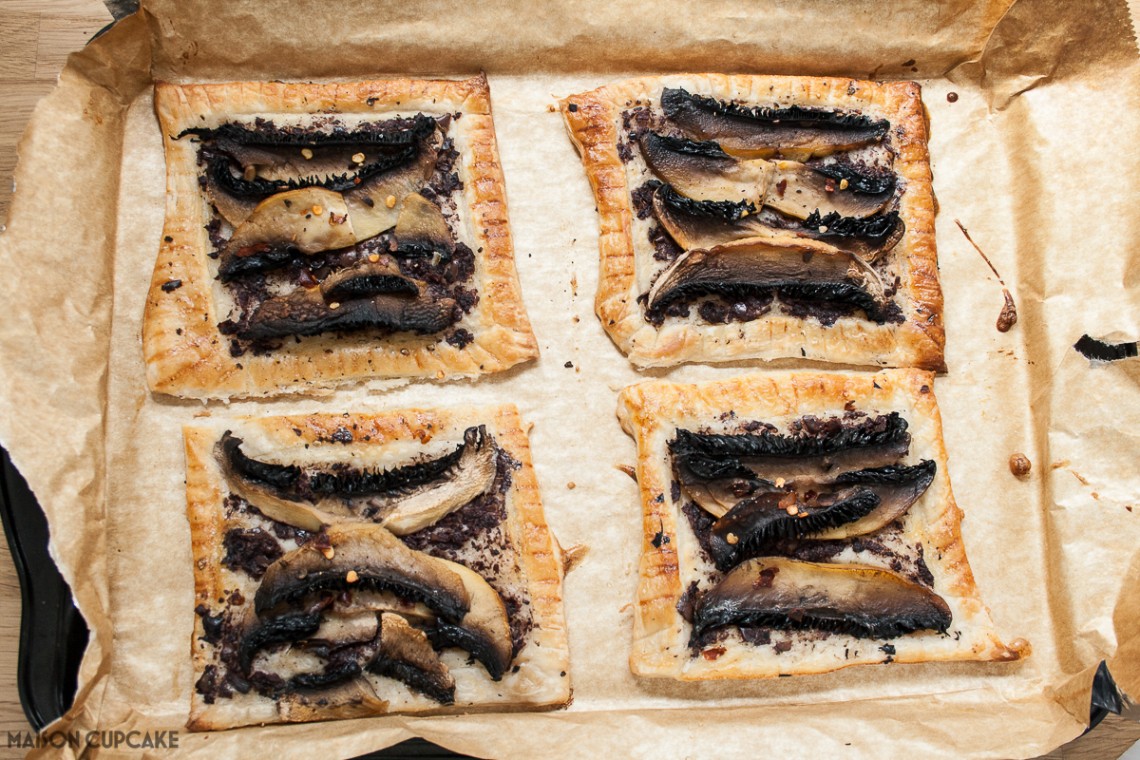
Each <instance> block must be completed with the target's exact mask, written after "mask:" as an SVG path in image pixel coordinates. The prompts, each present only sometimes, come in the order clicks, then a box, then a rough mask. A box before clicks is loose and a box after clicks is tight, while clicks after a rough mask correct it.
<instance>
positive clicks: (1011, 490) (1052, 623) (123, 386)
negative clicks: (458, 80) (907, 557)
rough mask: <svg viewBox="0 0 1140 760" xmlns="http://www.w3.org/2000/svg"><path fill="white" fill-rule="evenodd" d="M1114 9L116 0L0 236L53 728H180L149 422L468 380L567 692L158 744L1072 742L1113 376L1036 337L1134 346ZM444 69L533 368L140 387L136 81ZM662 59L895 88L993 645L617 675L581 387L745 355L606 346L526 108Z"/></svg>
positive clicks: (579, 217)
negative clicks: (167, 393)
mask: <svg viewBox="0 0 1140 760" xmlns="http://www.w3.org/2000/svg"><path fill="white" fill-rule="evenodd" d="M1132 10H1133V13H1134V12H1135V10H1136V8H1135V7H1134V8H1133V9H1132ZM1132 18H1134V16H1132V15H1130V12H1129V8H1128V6H1127V5H1126V4H1125V3H1124V2H1122V1H1121V0H1096V1H1095V2H1088V3H1080V4H1076V3H1074V4H1068V3H1054V2H1050V1H1049V0H1017V2H1010V0H1002V1H1000V2H997V1H995V2H988V3H967V2H949V3H937V4H936V3H927V2H923V1H922V0H913V1H912V2H906V1H900V2H894V3H871V2H852V3H843V4H838V3H833V2H827V1H825V0H818V1H816V2H810V1H809V2H777V3H770V4H765V5H764V6H763V7H761V6H759V5H756V4H749V3H730V2H723V1H718V2H705V3H700V4H695V3H694V4H687V3H679V2H678V3H654V4H652V5H648V4H642V3H637V2H632V1H629V0H626V1H618V2H614V1H612V0H611V1H610V2H605V1H604V0H591V1H590V2H569V3H538V2H523V1H522V0H513V1H510V2H500V3H483V4H476V3H460V2H453V1H451V0H434V1H433V0H429V1H427V2H420V3H393V2H384V3H375V4H339V3H325V2H315V1H312V0H300V1H298V0H292V1H291V2H282V1H281V0H267V1H266V2H261V3H256V4H254V3H220V2H174V0H155V1H154V2H150V3H146V4H145V6H144V10H143V12H142V13H140V14H139V15H136V16H134V17H131V18H128V19H126V20H125V21H123V22H121V23H120V24H118V25H117V26H116V27H115V28H114V29H113V30H112V31H111V32H109V33H108V34H106V35H105V36H104V37H103V38H101V39H99V40H97V41H96V42H94V43H93V44H92V45H90V46H89V47H88V48H87V49H86V50H84V51H83V52H81V53H79V54H76V55H74V56H72V58H71V60H70V62H69V64H68V66H67V68H66V69H65V71H64V73H63V74H62V76H61V80H60V86H59V88H58V89H57V90H56V91H55V92H54V93H53V94H52V95H51V96H49V97H48V98H46V99H45V100H44V101H43V102H42V103H41V105H40V106H39V108H38V109H37V112H36V114H35V116H34V118H33V120H32V123H31V125H30V126H29V128H28V132H27V134H26V135H25V137H24V139H23V141H22V143H21V145H20V154H21V161H20V165H19V167H18V169H17V173H16V182H17V186H18V187H17V192H16V194H15V196H14V198H13V203H12V208H11V216H10V221H9V223H8V225H7V230H6V231H5V232H4V233H3V235H0V261H2V262H3V263H4V264H5V271H6V276H5V277H3V278H0V300H2V302H3V303H4V304H5V307H6V311H7V313H6V315H5V319H4V320H3V321H2V322H0V356H2V357H3V358H2V360H0V399H2V403H3V405H4V409H5V414H4V415H3V417H2V418H0V442H2V443H3V445H4V446H6V447H7V448H8V449H9V450H10V451H11V453H12V457H13V460H14V462H15V463H16V465H17V466H18V467H19V469H20V471H21V472H22V473H23V474H24V476H25V477H26V478H27V480H28V482H29V484H30V485H31V486H32V488H33V490H34V491H35V493H36V495H37V497H38V498H39V500H40V502H41V504H42V506H43V508H44V511H45V512H46V514H47V516H48V519H49V523H50V525H51V529H52V540H53V543H52V551H53V556H55V558H56V560H57V562H58V563H59V565H60V567H61V569H62V570H63V573H64V576H65V577H66V578H67V580H68V582H69V583H70V585H71V587H72V589H73V591H74V593H75V596H76V600H77V602H78V604H79V607H80V609H81V611H82V612H83V615H84V617H85V618H86V619H87V621H88V624H89V625H90V627H91V629H92V638H91V644H90V646H89V649H88V651H87V654H86V656H85V658H84V662H83V667H82V669H81V673H80V689H79V694H78V696H77V699H76V704H75V706H74V707H73V709H72V710H71V712H70V713H69V714H68V715H67V716H65V717H64V718H63V719H62V720H61V721H60V723H59V724H58V725H57V726H55V727H53V728H60V729H68V730H82V731H86V730H90V729H100V730H115V729H119V730H131V729H138V730H146V729H151V730H158V729H181V728H182V727H183V724H184V722H185V720H186V717H187V712H188V708H189V696H190V691H191V689H192V688H193V676H192V673H191V669H190V660H189V656H188V655H189V643H190V636H191V628H192V622H193V613H192V611H191V608H192V606H193V602H192V599H193V596H192V594H193V584H192V575H191V567H190V543H189V528H188V525H187V523H186V519H185V494H184V486H183V471H184V463H183V459H182V438H181V427H182V425H183V424H185V423H186V422H189V421H191V420H193V419H194V418H196V417H199V416H204V415H209V416H214V417H218V416H226V415H238V414H284V413H296V412H305V411H316V410H322V411H342V410H343V411H347V410H352V411H365V412H367V411H372V410H377V409H389V408H402V407H407V406H416V405H446V404H467V403H487V404H493V403H500V402H502V401H504V400H509V401H513V402H515V403H517V404H518V405H519V407H520V409H521V411H522V413H523V416H524V418H525V419H527V420H529V421H532V422H533V423H534V429H533V431H532V433H531V441H532V446H533V452H534V458H535V462H536V468H537V472H538V476H539V480H540V483H541V486H542V489H543V497H544V501H545V504H546V510H547V515H548V519H549V522H550V524H551V526H552V527H553V529H554V530H555V532H556V534H557V535H558V537H559V538H560V540H561V542H562V544H563V545H564V546H572V545H575V544H587V545H588V546H589V547H590V551H589V554H588V555H587V557H586V559H585V561H584V562H583V563H582V564H581V565H580V566H579V567H578V568H577V569H576V570H575V571H574V572H573V573H571V574H570V575H569V576H568V578H567V580H566V588H565V594H566V614H567V619H568V624H569V629H570V637H571V656H572V672H571V676H572V679H573V684H574V689H575V692H574V702H573V704H572V705H571V706H570V707H569V708H568V709H565V710H561V711H556V712H551V713H540V714H498V715H471V716H449V717H435V718H412V717H400V716H388V717H382V718H375V719H368V720H355V721H341V722H330V723H318V724H307V725H295V726H274V727H266V728H252V729H240V730H235V731H228V732H220V733H214V734H189V733H187V732H185V731H184V730H183V731H182V732H181V734H180V737H179V749H178V752H179V753H181V754H184V755H198V756H204V757H241V756H246V755H248V754H249V753H250V752H252V751H254V749H256V751H257V752H258V754H270V753H272V754H274V755H275V756H278V757H282V758H287V757H302V756H305V757H307V756H311V755H312V753H313V752H314V751H316V752H319V753H320V755H321V756H350V755H353V754H357V753H362V752H365V751H368V750H372V749H377V748H379V747H382V746H386V745H389V744H392V743H395V742H398V741H400V740H402V739H405V738H408V737H410V736H413V735H420V736H424V737H426V738H428V739H430V740H432V741H434V742H437V743H439V744H441V745H443V746H445V747H449V748H452V749H455V750H457V751H460V752H465V753H470V754H474V755H480V756H494V757H532V756H561V757H594V756H598V755H611V754H612V755H615V756H628V757H649V756H652V757H681V756H709V755H713V756H717V757H746V756H747V757H752V756H755V754H756V753H757V752H758V751H761V750H762V751H764V752H766V753H780V754H783V755H787V756H792V757H798V756H821V755H822V756H835V757H852V758H856V757H890V756H895V757H901V756H909V755H913V754H916V753H922V754H925V755H932V756H962V755H966V754H969V755H971V756H978V757H987V756H994V757H1015V756H1016V757H1021V756H1032V755H1035V754H1039V753H1043V752H1046V751H1048V750H1050V749H1052V748H1054V747H1056V746H1058V745H1060V744H1061V743H1063V742H1065V741H1067V740H1068V739H1070V738H1072V737H1074V736H1075V735H1077V734H1078V733H1079V732H1080V731H1081V730H1082V726H1083V724H1084V722H1085V721H1086V720H1087V715H1088V699H1089V686H1090V684H1091V681H1092V677H1093V673H1094V671H1095V669H1096V665H1097V663H1098V662H1099V661H1100V660H1102V659H1107V660H1108V662H1109V666H1110V668H1111V669H1112V671H1113V673H1114V675H1115V676H1116V679H1117V681H1118V682H1119V683H1120V685H1121V686H1122V687H1123V688H1124V690H1125V691H1126V692H1130V693H1133V694H1140V636H1138V633H1140V630H1138V629H1140V625H1138V622H1140V585H1138V583H1137V581H1140V551H1138V547H1140V512H1138V510H1140V467H1137V465H1136V452H1137V451H1138V450H1140V440H1138V438H1140V432H1138V431H1140V361H1136V360H1132V361H1123V362H1116V363H1113V364H1109V365H1099V366H1094V365H1092V364H1090V362H1089V361H1088V360H1086V359H1084V358H1083V357H1081V356H1080V355H1078V354H1076V352H1074V351H1072V350H1071V348H1070V347H1071V344H1072V343H1074V342H1075V341H1076V339H1077V338H1079V337H1080V336H1081V335H1082V334H1084V333H1086V332H1087V333H1091V334H1093V335H1095V336H1097V337H1108V338H1115V339H1124V338H1127V339H1130V340H1135V339H1136V338H1138V337H1140V325H1138V324H1137V321H1138V315H1140V309H1138V308H1137V307H1138V306H1140V303H1138V301H1140V296H1138V288H1137V285H1138V279H1140V274H1138V272H1140V269H1138V268H1137V266H1136V264H1137V255H1138V254H1137V250H1138V243H1140V217H1138V216H1137V215H1136V214H1135V212H1134V211H1133V205H1134V200H1135V198H1136V191H1135V190H1134V189H1133V188H1134V187H1135V186H1136V184H1137V180H1136V178H1137V177H1140V149H1138V148H1137V147H1136V146H1137V145H1140V109H1138V108H1137V106H1138V105H1140V96H1138V93H1140V60H1138V56H1137V49H1136V44H1135V38H1134V35H1133V32H1132V29H1133V27H1132V20H1131V19H1132ZM479 70H485V71H487V72H488V74H489V77H490V82H491V90H492V97H493V104H494V111H495V121H496V127H497V132H498V138H499V148H500V153H501V157H502V162H503V168H504V172H505V174H506V181H507V191H508V197H509V203H510V215H511V223H512V229H513V232H514V239H515V247H516V260H517V263H518V269H519V275H520V278H521V281H522V286H523V294H524V298H525V301H526V305H527V308H528V311H529V313H530V317H531V320H532V322H533V324H534V328H535V332H536V334H537V336H538V339H539V343H540V346H541V349H542V358H541V359H540V360H539V361H537V362H534V363H532V364H529V365H526V366H524V367H521V368H518V369H515V370H512V371H510V372H507V373H505V374H503V375H499V376H496V377H491V378H486V379H483V380H480V381H478V382H475V383H471V382H452V383H417V384H412V385H406V386H402V387H398V388H394V389H393V388H390V387H389V388H387V389H383V385H382V384H374V387H367V386H362V387H357V388H354V389H348V390H342V391H338V392H336V393H333V394H331V395H328V396H325V397H321V398H313V397H301V396H287V397H282V398H277V399H275V400H271V401H245V402H234V403H232V404H230V405H228V406H227V405H223V404H218V403H215V404H209V405H203V404H201V403H197V402H193V403H191V402H181V401H177V400H174V399H170V398H166V397H156V396H151V395H150V394H149V393H148V392H147V391H146V388H145V383H144V376H143V363H142V354H141V345H140V337H139V336H140V321H141V316H142V310H143V303H144V299H145V294H146V288H147V284H148V282H149V279H150V273H151V268H152V266H153V263H154V258H155V255H156V252H157V248H158V243H159V237H160V235H161V228H162V217H163V210H164V197H163V195H164V188H165V173H164V166H163V158H162V146H161V141H160V134H159V130H158V125H157V123H156V122H155V120H154V116H153V114H152V111H151V105H152V104H151V99H150V84H151V83H152V81H153V80H154V79H156V78H160V79H171V80H181V81H191V80H210V79H213V80H219V79H262V78H268V79H279V78H300V79H313V78H341V79H351V78H360V77H381V76H384V75H417V76H418V75H452V76H463V75H470V74H473V73H476V72H478V71H479ZM684 70H694V71H695V70H708V71H725V72H744V73H788V74H820V75H824V74H825V75H843V76H853V77H861V78H866V77H875V78H916V79H919V80H920V81H921V82H922V83H923V86H924V100H925V102H926V104H927V109H928V112H929V116H930V149H931V156H932V164H933V171H934V187H935V192H936V194H937V197H938V199H939V204H940V213H939V215H938V225H937V238H938V245H939V253H940V261H941V274H942V284H943V289H944V292H945V296H946V312H945V321H946V325H947V334H948V349H947V360H948V364H949V368H950V369H949V372H948V373H947V374H946V375H944V376H942V377H940V378H939V379H938V380H937V383H936V386H935V390H936V394H937V396H938V398H939V402H940V405H941V409H942V416H943V421H944V425H945V437H946V445H947V449H948V451H949V452H950V470H951V472H950V474H951V478H952V481H953V484H954V488H955V491H956V496H957V500H958V503H959V504H960V505H961V507H962V508H963V510H964V512H965V514H966V519H965V522H964V524H963V532H964V537H965V541H966V546H967V550H968V552H969V556H970V560H971V563H972V566H973V569H974V572H975V575H976V577H977V581H978V585H979V587H980V590H981V593H982V595H983V597H984V598H985V599H986V600H987V602H988V604H989V606H990V608H991V611H992V613H993V618H994V620H995V622H996V623H997V625H998V626H999V627H1000V628H1001V629H1002V630H1003V631H1004V632H1005V633H1006V635H1007V638H1013V637H1018V636H1020V637H1024V638H1027V639H1029V640H1030V641H1031V642H1032V644H1033V656H1032V657H1031V658H1029V659H1028V660H1026V661H1024V662H1021V663H1016V664H1011V665H993V664H973V665H971V664H948V665H947V664H943V665H937V664H932V665H914V666H892V667H885V668H873V667H863V668H852V669H849V670H845V671H841V672H838V673H834V674H830V675H824V676H817V677H810V678H790V679H778V680H773V681H763V682H756V683H744V684H674V683H667V682H659V681H647V680H637V679H634V678H633V677H632V676H631V675H630V673H629V669H628V667H627V663H626V658H627V657H628V653H629V631H630V615H631V612H632V605H631V602H632V600H633V593H634V586H635V582H636V565H637V560H638V552H639V549H640V545H641V535H640V509H639V505H638V503H637V494H636V489H635V484H634V483H633V482H632V481H631V480H630V479H629V478H628V477H627V476H626V475H625V474H623V473H622V472H620V471H619V470H617V469H616V467H615V465H618V464H632V463H633V461H634V445H633V442H632V440H630V439H628V438H627V437H626V436H625V435H624V434H623V433H622V432H621V430H620V428H619V427H618V425H617V422H616V420H615V418H614V406H615V398H616V393H617V391H618V390H619V389H620V388H621V387H623V386H624V385H626V384H628V383H630V382H635V381H637V380H639V379H643V378H646V377H668V378H670V379H674V380H679V381H694V380H703V379H713V378H718V377H726V376H729V375H732V374H736V373H739V372H742V371H763V370H764V368H765V366H772V365H749V364H743V363H742V364H737V365H724V366H716V367H710V366H686V367H681V368H677V369H674V370H671V371H665V370H657V371H651V372H645V373H637V372H635V371H634V370H633V369H632V368H631V367H630V366H629V364H628V362H627V361H626V360H625V359H624V357H622V356H621V354H620V353H619V352H618V351H617V350H616V349H615V348H614V346H613V345H612V344H611V343H610V342H609V340H608V339H607V338H606V337H605V335H604V333H603V332H602V329H601V327H600V325H599V324H598V322H597V320H596V319H595V318H594V316H593V314H592V299H593V294H594V292H595V288H596V285H597V218H596V214H595V211H594V208H593V199H592V195H591V193H590V190H589V187H588V184H587V182H586V179H585V176H584V173H583V172H582V169H581V167H580V164H579V161H578V158H577V156H576V155H575V154H574V151H573V148H572V147H571V145H570V142H569V140H568V139H567V138H566V136H565V135H564V133H563V127H562V124H561V120H560V117H559V115H558V114H557V113H555V112H554V109H553V107H552V106H553V103H554V102H555V101H556V99H557V98H559V97H563V96H565V95H568V94H572V93H574V92H579V91H583V90H586V89H592V88H593V87H596V86H598V85H600V84H603V83H605V82H608V81H612V80H615V79H619V78H623V77H625V76H629V75H633V74H639V73H659V72H666V71H684ZM951 92H953V93H955V94H956V95H957V98H956V100H954V101H953V102H951V98H950V97H949V94H950V93H951ZM955 219H958V220H960V221H961V222H962V224H964V225H965V226H966V227H968V228H969V230H970V234H971V236H972V237H973V239H974V240H975V241H976V242H977V243H978V244H979V245H980V246H981V247H982V248H983V250H985V251H986V253H987V254H988V255H989V258H990V259H991V260H992V261H993V263H994V264H995V265H996V267H997V269H998V271H999V272H1001V274H1002V276H1003V277H1004V280H1005V283H1006V284H1007V285H1008V286H1009V288H1010V289H1011V291H1012V292H1013V295H1014V298H1015V299H1016V302H1017V305H1018V309H1019V314H1020V321H1019V322H1018V324H1017V325H1016V326H1015V327H1014V329H1013V330H1012V331H1010V332H1009V333H1005V334H1001V333H998V332H997V331H996V330H995V328H994V322H995V320H996V317H997V314H998V311H999V309H1000V307H1001V303H1002V296H1001V285H1000V284H999V283H998V281H997V280H996V279H995V278H994V276H993V275H992V273H990V271H989V269H988V268H987V266H986V265H985V263H984V262H983V261H982V259H981V258H980V257H979V256H978V255H977V253H976V252H975V251H974V250H973V248H972V247H971V246H970V245H969V244H968V243H967V241H966V240H965V238H964V237H963V236H962V234H961V232H960V231H959V229H958V227H957V226H956V225H955ZM567 362H570V363H571V364H572V366H571V367H567V366H565V365H566V363H567ZM776 366H781V367H789V366H803V365H797V364H796V363H787V362H784V363H780V364H779V365H776ZM816 368H817V369H818V368H822V365H817V367H816ZM1014 452H1023V453H1025V454H1027V455H1028V456H1029V458H1030V459H1031V460H1032V462H1033V471H1032V473H1031V475H1030V477H1029V478H1028V479H1027V480H1024V481H1023V480H1018V479H1017V478H1014V477H1013V476H1012V475H1011V474H1010V472H1009V469H1008V465H1007V462H1008V458H1009V456H1010V454H1012V453H1014ZM571 484H573V488H572V487H571ZM63 752H64V754H68V753H69V752H70V750H66V749H65V750H63ZM132 754H137V753H132ZM156 754H162V755H163V756H169V754H170V751H169V750H156Z"/></svg>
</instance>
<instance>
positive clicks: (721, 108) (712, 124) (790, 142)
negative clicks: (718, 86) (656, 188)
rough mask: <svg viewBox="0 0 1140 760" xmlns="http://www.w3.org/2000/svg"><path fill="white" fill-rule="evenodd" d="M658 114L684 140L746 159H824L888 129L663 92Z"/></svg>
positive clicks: (883, 124)
mask: <svg viewBox="0 0 1140 760" xmlns="http://www.w3.org/2000/svg"><path fill="white" fill-rule="evenodd" d="M661 108H662V110H664V112H665V117H666V118H667V119H668V120H669V121H671V122H672V123H674V124H676V125H677V126H678V127H680V128H681V130H682V131H684V132H685V133H686V134H688V135H690V136H692V137H694V138H697V139H701V140H716V141H717V142H719V143H720V144H721V146H722V147H724V149H725V150H727V151H728V152H730V153H732V154H734V155H738V156H746V157H749V158H758V157H759V158H766V157H768V156H773V155H776V154H777V153H778V154H780V155H782V156H784V157H786V158H794V159H797V160H804V159H807V158H809V157H811V156H825V155H828V154H830V153H834V152H836V151H841V150H850V149H852V148H857V147H859V146H861V145H867V144H869V143H873V142H878V141H880V140H882V139H883V137H884V136H885V135H886V133H887V130H888V129H889V128H890V123H889V122H887V121H882V120H873V119H870V118H868V117H866V116H863V115H861V114H854V113H844V112H840V111H825V110H822V109H814V108H802V107H799V106H791V107H789V108H764V107H756V108H748V107H746V106H740V105H735V104H730V103H724V102H721V101H719V100H715V99H713V98H706V97H703V96H700V95H693V94H690V93H689V92H686V91H685V90H683V89H681V88H666V89H665V90H664V92H662V93H661Z"/></svg>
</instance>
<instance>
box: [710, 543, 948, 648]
mask: <svg viewBox="0 0 1140 760" xmlns="http://www.w3.org/2000/svg"><path fill="white" fill-rule="evenodd" d="M950 622H951V613H950V607H949V606H948V605H947V604H946V602H945V600H943V599H942V597H940V596H938V595H937V594H935V593H934V592H933V591H931V590H929V589H927V588H925V587H923V586H920V585H918V584H917V583H912V582H910V581H908V580H906V579H905V578H903V577H902V576H900V575H897V574H896V573H892V572H890V571H887V570H880V569H878V568H874V567H868V566H866V565H835V564H821V563H817V562H800V561H797V560H792V559H786V558H783V557H759V558H756V559H752V560H748V561H747V562H744V563H743V564H741V565H739V566H737V567H736V568H735V569H734V570H732V572H730V573H728V575H726V576H725V577H724V579H723V580H722V581H721V582H720V583H718V584H717V585H716V586H714V587H713V588H711V589H709V590H708V591H707V592H706V593H705V594H704V595H703V596H702V597H701V598H700V599H699V600H698V601H697V604H696V607H695V609H694V610H693V639H694V641H697V640H699V639H700V637H701V635H702V634H704V633H705V632H706V631H709V630H711V629H714V628H720V627H723V626H726V625H738V626H765V627H771V628H781V629H789V628H790V629H803V628H814V629H820V630H825V631H835V632H838V633H845V634H848V635H851V636H855V637H858V638H873V639H890V638H895V637H897V636H903V635H905V634H908V633H913V632H914V631H921V630H932V631H939V632H942V633H945V632H946V629H947V628H949V627H950Z"/></svg>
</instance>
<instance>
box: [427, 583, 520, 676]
mask: <svg viewBox="0 0 1140 760" xmlns="http://www.w3.org/2000/svg"><path fill="white" fill-rule="evenodd" d="M439 561H440V562H442V563H444V564H445V565H446V566H447V567H448V568H449V569H451V570H452V571H453V572H455V573H456V574H457V575H458V576H459V577H460V578H462V579H463V585H464V586H465V587H466V589H467V593H468V596H469V597H470V599H471V609H470V611H468V613H467V614H466V615H465V616H464V618H463V619H462V620H461V621H459V622H458V623H453V622H449V621H447V620H442V619H441V620H439V621H438V623H437V625H436V626H435V627H434V628H431V629H429V630H428V636H430V637H431V640H432V643H433V644H435V645H436V646H439V647H447V646H454V647H459V648H460V649H464V650H466V651H467V652H469V653H470V654H471V656H472V657H474V658H475V659H476V660H478V661H479V662H481V663H483V667H484V668H486V669H487V674H488V675H490V676H491V678H492V680H495V681H498V680H499V679H500V678H502V677H503V673H505V672H506V670H507V668H508V667H509V666H510V664H511V660H512V659H513V657H514V649H513V645H512V643H511V626H510V622H509V621H508V618H507V608H506V606H505V605H504V604H503V600H502V599H501V598H500V597H499V594H498V592H496V591H495V589H493V588H491V585H490V584H489V583H487V581H485V580H484V579H483V576H481V575H479V574H478V573H476V572H475V571H474V570H471V569H470V568H467V567H464V566H463V565H461V564H459V563H458V562H448V561H447V560H439Z"/></svg>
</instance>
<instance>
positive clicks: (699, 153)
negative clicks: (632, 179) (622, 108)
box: [640, 132, 775, 210]
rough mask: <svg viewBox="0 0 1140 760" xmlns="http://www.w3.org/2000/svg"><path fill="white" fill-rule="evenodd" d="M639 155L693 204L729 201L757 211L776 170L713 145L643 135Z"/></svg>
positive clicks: (764, 163)
mask: <svg viewBox="0 0 1140 760" xmlns="http://www.w3.org/2000/svg"><path fill="white" fill-rule="evenodd" d="M640 145H641V154H642V156H643V157H644V158H645V163H646V164H648V165H649V168H650V170H652V172H653V173H654V174H656V175H657V176H658V177H660V178H661V180H662V181H664V182H666V183H668V184H669V185H671V186H672V187H673V189H674V190H676V191H677V192H679V193H681V194H682V195H684V196H686V197H688V198H691V199H692V200H695V201H713V202H718V201H729V202H731V203H741V202H744V203H747V204H748V208H750V209H751V210H755V209H756V208H759V207H760V202H761V200H762V199H763V198H764V193H765V192H766V191H767V189H768V186H769V184H770V183H771V181H772V175H773V173H774V170H775V167H774V166H773V165H772V163H771V162H769V161H759V160H757V161H742V160H740V159H738V158H733V157H732V156H730V155H728V154H727V153H725V152H724V151H723V150H721V149H720V146H719V145H717V144H716V143H714V142H693V141H691V140H682V139H679V138H676V137H666V136H664V135H659V134H657V133H656V132H646V133H644V134H643V135H642V136H641V139H640Z"/></svg>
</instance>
